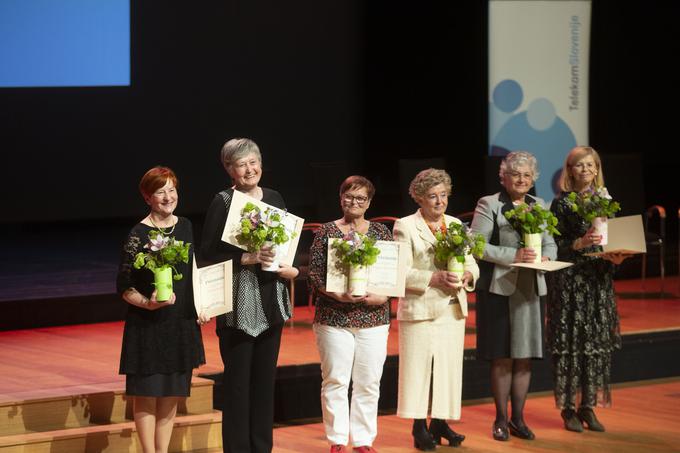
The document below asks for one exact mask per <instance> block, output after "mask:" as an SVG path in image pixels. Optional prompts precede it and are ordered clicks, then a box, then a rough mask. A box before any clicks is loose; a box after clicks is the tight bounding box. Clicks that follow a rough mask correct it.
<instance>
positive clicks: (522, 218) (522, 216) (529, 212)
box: [505, 203, 560, 263]
mask: <svg viewBox="0 0 680 453" xmlns="http://www.w3.org/2000/svg"><path fill="white" fill-rule="evenodd" d="M505 218H506V219H508V221H509V222H510V224H511V225H512V227H513V228H514V229H515V230H516V231H518V232H521V234H522V235H523V237H522V241H521V245H522V246H524V247H526V248H531V249H533V250H534V252H535V253H536V258H535V260H534V262H535V263H540V262H541V242H542V241H541V233H543V232H544V231H547V232H548V233H549V234H551V235H553V236H555V235H559V234H560V232H559V231H558V230H557V217H555V215H554V214H553V213H552V212H550V211H549V210H547V209H545V208H544V207H543V206H541V205H540V204H539V203H532V204H526V203H520V204H519V205H517V206H515V208H514V209H511V210H509V211H507V212H506V213H505Z"/></svg>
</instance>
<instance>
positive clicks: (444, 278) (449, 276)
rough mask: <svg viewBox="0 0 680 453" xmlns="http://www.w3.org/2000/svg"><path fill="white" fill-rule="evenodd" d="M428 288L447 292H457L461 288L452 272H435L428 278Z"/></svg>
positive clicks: (460, 283) (459, 282)
mask: <svg viewBox="0 0 680 453" xmlns="http://www.w3.org/2000/svg"><path fill="white" fill-rule="evenodd" d="M430 286H432V287H434V288H439V289H444V290H449V289H454V290H457V289H459V288H460V287H461V286H462V282H461V281H460V279H459V278H458V275H456V274H455V273H453V272H448V271H435V272H433V273H432V277H430Z"/></svg>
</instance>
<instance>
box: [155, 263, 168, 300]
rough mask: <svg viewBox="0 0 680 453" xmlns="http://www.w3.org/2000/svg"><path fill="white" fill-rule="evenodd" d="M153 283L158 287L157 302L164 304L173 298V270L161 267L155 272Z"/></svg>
mask: <svg viewBox="0 0 680 453" xmlns="http://www.w3.org/2000/svg"><path fill="white" fill-rule="evenodd" d="M153 281H154V286H155V287H156V300H157V301H159V302H164V301H166V300H168V299H170V296H172V268H170V267H161V268H158V269H156V270H154V271H153Z"/></svg>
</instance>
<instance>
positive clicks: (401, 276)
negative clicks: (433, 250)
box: [326, 238, 407, 297]
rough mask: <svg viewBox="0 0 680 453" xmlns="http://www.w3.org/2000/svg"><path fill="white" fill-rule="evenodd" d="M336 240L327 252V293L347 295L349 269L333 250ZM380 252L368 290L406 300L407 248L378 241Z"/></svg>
mask: <svg viewBox="0 0 680 453" xmlns="http://www.w3.org/2000/svg"><path fill="white" fill-rule="evenodd" d="M332 244H333V238H329V240H328V250H327V251H326V263H328V265H327V266H326V268H327V270H326V291H327V292H329V293H344V292H345V291H347V290H348V287H347V284H348V283H347V269H346V267H344V266H343V265H342V264H341V263H340V261H339V260H338V258H337V256H336V255H335V251H334V250H333V249H332V248H331V245H332ZM375 246H376V247H378V249H380V254H379V255H378V257H377V260H376V262H375V263H374V264H373V265H372V266H370V267H369V268H368V288H367V291H368V292H369V293H372V294H378V295H380V296H390V297H404V293H405V286H406V284H405V282H406V265H405V264H404V263H405V262H406V253H407V250H406V244H402V243H401V242H396V241H376V242H375Z"/></svg>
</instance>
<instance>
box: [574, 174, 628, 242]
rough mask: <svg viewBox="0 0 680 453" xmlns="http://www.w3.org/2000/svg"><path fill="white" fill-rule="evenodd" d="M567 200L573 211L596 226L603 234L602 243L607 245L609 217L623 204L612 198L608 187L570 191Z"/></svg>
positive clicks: (597, 232) (598, 231) (597, 231)
mask: <svg viewBox="0 0 680 453" xmlns="http://www.w3.org/2000/svg"><path fill="white" fill-rule="evenodd" d="M567 201H568V202H569V204H570V205H571V209H572V211H574V212H576V213H577V214H578V215H580V216H581V217H582V218H583V219H584V220H585V221H586V222H588V223H590V224H591V225H592V226H593V227H594V228H595V233H596V234H600V235H602V240H601V241H600V245H606V244H607V242H608V238H607V232H608V228H607V219H608V218H612V217H614V214H616V213H617V212H619V211H620V210H621V205H620V204H619V203H618V202H617V201H614V200H612V197H611V195H609V191H608V190H607V188H606V187H604V186H603V187H599V188H597V189H590V190H586V191H584V192H570V193H569V195H567Z"/></svg>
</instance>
